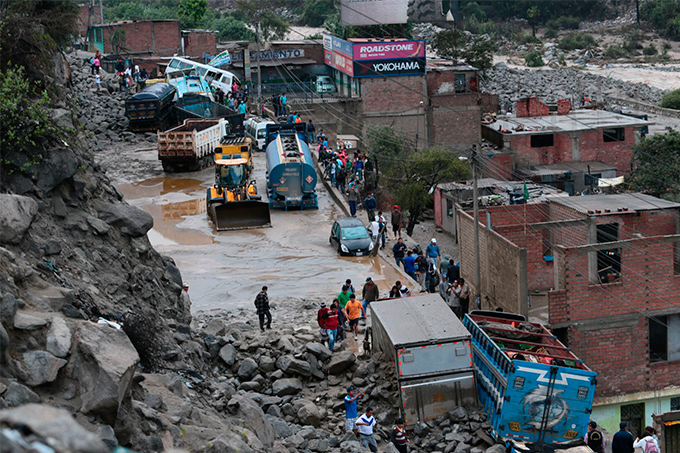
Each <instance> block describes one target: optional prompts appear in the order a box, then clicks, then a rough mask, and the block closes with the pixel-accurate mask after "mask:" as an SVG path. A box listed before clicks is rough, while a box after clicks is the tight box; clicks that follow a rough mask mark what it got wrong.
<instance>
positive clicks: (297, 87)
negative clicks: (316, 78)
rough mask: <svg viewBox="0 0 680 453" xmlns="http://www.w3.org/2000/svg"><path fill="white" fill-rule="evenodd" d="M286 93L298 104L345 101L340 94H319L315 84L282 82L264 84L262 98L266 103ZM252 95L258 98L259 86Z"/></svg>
mask: <svg viewBox="0 0 680 453" xmlns="http://www.w3.org/2000/svg"><path fill="white" fill-rule="evenodd" d="M283 93H286V97H288V98H290V100H291V101H294V102H297V103H315V102H323V101H328V100H336V99H345V98H344V97H343V96H342V95H340V94H339V93H317V92H316V87H315V86H314V82H282V83H263V84H262V98H263V99H264V100H265V101H268V100H270V99H271V97H272V96H273V95H275V94H283ZM251 94H255V96H257V84H254V85H253V88H252V91H251Z"/></svg>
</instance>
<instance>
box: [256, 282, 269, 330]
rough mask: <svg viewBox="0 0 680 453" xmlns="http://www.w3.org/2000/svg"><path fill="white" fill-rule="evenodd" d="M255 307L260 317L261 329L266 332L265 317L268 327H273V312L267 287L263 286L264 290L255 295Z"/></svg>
mask: <svg viewBox="0 0 680 453" xmlns="http://www.w3.org/2000/svg"><path fill="white" fill-rule="evenodd" d="M255 308H256V309H257V316H258V317H259V318H260V330H261V331H262V332H264V318H265V317H266V318H267V329H271V328H272V314H271V313H270V312H269V297H268V296H267V287H266V286H263V287H262V291H260V293H259V294H258V295H257V297H255Z"/></svg>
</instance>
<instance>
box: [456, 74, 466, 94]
mask: <svg viewBox="0 0 680 453" xmlns="http://www.w3.org/2000/svg"><path fill="white" fill-rule="evenodd" d="M454 85H455V90H456V93H465V74H456V75H455V79H454Z"/></svg>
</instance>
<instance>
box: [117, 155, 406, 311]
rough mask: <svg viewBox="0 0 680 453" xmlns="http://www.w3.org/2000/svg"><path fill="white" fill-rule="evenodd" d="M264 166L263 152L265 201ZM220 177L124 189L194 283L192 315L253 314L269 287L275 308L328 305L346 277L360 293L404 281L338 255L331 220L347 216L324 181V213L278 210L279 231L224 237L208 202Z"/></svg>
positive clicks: (373, 263)
mask: <svg viewBox="0 0 680 453" xmlns="http://www.w3.org/2000/svg"><path fill="white" fill-rule="evenodd" d="M265 166H266V163H265V158H264V153H259V152H258V153H255V170H254V175H253V176H254V178H255V179H256V180H257V184H258V189H259V193H260V194H262V195H263V198H266V179H265ZM213 179H214V170H213V169H211V168H208V169H205V170H202V171H200V172H193V173H183V174H174V175H172V174H166V175H164V176H163V177H156V178H152V179H147V180H144V181H139V182H135V183H131V184H122V185H120V186H118V189H119V190H120V191H121V192H122V193H123V195H124V196H125V199H126V200H127V201H128V203H130V204H132V205H135V206H138V207H140V208H141V209H143V210H145V211H146V212H148V213H149V214H151V215H152V216H153V218H154V227H153V229H152V230H151V231H149V240H150V241H151V243H152V244H153V246H154V247H155V248H156V249H157V250H158V251H159V252H160V253H162V254H164V255H168V256H171V257H172V258H173V259H174V260H175V262H176V263H177V266H178V267H179V268H180V270H181V271H182V276H183V278H184V280H185V281H187V282H188V283H189V293H190V295H191V299H192V301H193V310H211V309H217V308H225V309H231V308H238V307H248V308H250V307H252V304H253V300H254V298H255V295H256V294H257V293H258V292H259V290H260V288H261V287H262V285H267V286H268V287H269V296H270V299H271V300H272V302H274V303H275V302H276V300H277V297H280V298H287V297H298V298H310V299H314V300H315V301H319V300H325V301H326V302H327V303H328V302H330V299H332V297H334V296H335V295H337V294H338V292H339V291H340V287H341V286H342V284H343V282H344V281H345V279H347V278H350V279H352V282H353V284H354V286H355V288H356V289H357V291H358V292H360V291H361V290H360V288H361V287H362V285H363V283H364V281H365V279H366V277H368V276H370V277H372V278H373V280H374V281H375V282H376V283H377V285H378V287H379V288H380V292H381V295H384V296H386V295H387V293H388V291H389V288H390V287H391V286H392V285H393V284H394V282H395V281H396V280H399V279H401V280H402V281H405V279H404V277H403V275H401V274H399V273H398V272H397V271H396V270H395V269H394V268H393V267H392V266H390V265H388V264H387V263H385V262H384V261H383V260H382V259H380V258H378V257H375V258H372V257H360V258H340V257H338V255H337V252H336V251H335V249H333V248H331V246H330V245H329V243H328V237H329V234H330V227H331V225H332V221H333V220H334V219H336V218H339V217H343V216H344V214H343V212H342V211H341V210H340V209H339V208H338V207H337V206H335V204H334V202H333V200H332V199H331V197H330V196H329V194H328V193H327V192H326V190H325V188H324V186H323V184H322V183H321V182H319V183H318V185H317V194H318V197H319V209H318V210H309V211H289V212H284V211H277V210H272V211H271V218H272V228H262V229H255V230H239V231H224V232H217V231H215V230H214V228H213V225H212V223H211V222H210V221H209V219H208V216H207V214H206V203H205V191H206V188H207V187H209V186H210V185H211V184H212V182H213Z"/></svg>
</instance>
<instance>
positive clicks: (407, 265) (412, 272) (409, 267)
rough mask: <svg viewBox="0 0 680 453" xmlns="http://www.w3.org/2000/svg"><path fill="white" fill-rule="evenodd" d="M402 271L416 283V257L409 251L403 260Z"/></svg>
mask: <svg viewBox="0 0 680 453" xmlns="http://www.w3.org/2000/svg"><path fill="white" fill-rule="evenodd" d="M404 271H405V272H406V273H407V274H408V276H409V277H411V278H412V279H413V280H415V281H418V277H417V276H416V257H415V256H413V251H412V250H409V251H408V253H407V254H406V257H405V258H404Z"/></svg>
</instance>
